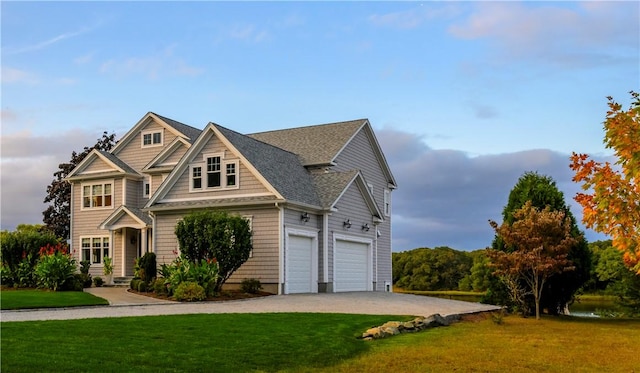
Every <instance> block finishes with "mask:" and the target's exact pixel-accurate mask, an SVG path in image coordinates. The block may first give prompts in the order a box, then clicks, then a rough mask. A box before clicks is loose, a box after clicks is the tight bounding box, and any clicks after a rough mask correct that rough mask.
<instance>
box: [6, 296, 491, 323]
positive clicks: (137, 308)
mask: <svg viewBox="0 0 640 373" xmlns="http://www.w3.org/2000/svg"><path fill="white" fill-rule="evenodd" d="M90 292H91V293H93V294H95V295H97V296H99V297H102V298H105V299H107V300H109V303H110V305H109V306H95V307H73V308H63V309H38V310H18V311H2V313H1V319H2V321H3V322H5V321H33V320H68V319H84V318H99V317H128V316H153V315H182V314H194V313H273V312H318V313H351V314H371V315H411V316H430V315H433V314H436V313H439V314H440V315H442V316H447V315H453V314H467V313H476V312H483V311H492V310H497V309H499V307H496V306H491V305H486V304H480V303H470V302H463V301H457V300H449V299H441V298H434V297H426V296H420V295H411V294H400V293H382V292H353V293H319V294H294V295H272V296H267V297H260V298H251V299H244V300H234V301H226V302H194V303H178V302H167V301H161V300H158V299H154V298H149V297H144V296H140V295H135V294H130V293H128V292H127V291H126V289H125V288H96V289H94V288H92V289H91V290H90Z"/></svg>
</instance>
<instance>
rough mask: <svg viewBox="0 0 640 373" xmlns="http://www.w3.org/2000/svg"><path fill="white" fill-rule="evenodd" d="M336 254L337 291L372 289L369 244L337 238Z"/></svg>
mask: <svg viewBox="0 0 640 373" xmlns="http://www.w3.org/2000/svg"><path fill="white" fill-rule="evenodd" d="M335 254H336V257H335V273H334V289H335V291H366V290H370V289H369V282H370V276H369V265H370V262H369V245H368V244H366V243H362V242H352V241H343V240H336V248H335Z"/></svg>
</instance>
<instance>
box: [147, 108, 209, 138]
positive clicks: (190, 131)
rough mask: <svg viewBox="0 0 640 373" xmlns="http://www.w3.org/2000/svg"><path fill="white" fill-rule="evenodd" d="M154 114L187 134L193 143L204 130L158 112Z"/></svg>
mask: <svg viewBox="0 0 640 373" xmlns="http://www.w3.org/2000/svg"><path fill="white" fill-rule="evenodd" d="M152 114H153V115H155V116H157V117H158V118H160V119H162V120H163V121H164V122H165V123H167V124H168V125H170V126H171V127H173V128H175V129H176V130H177V131H178V132H180V133H182V134H184V135H185V136H187V137H188V138H189V142H190V143H192V144H193V142H194V141H196V139H197V138H198V136H200V134H201V133H202V130H199V129H197V128H195V127H191V126H189V125H187V124H184V123H180V122H178V121H176V120H173V119H171V118H167V117H163V116H162V115H159V114H157V113H153V112H152Z"/></svg>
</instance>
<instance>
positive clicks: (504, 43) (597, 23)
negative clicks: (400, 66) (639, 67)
mask: <svg viewBox="0 0 640 373" xmlns="http://www.w3.org/2000/svg"><path fill="white" fill-rule="evenodd" d="M474 5H475V7H474V11H473V12H472V13H471V14H470V15H469V16H468V17H467V18H466V19H464V20H463V21H460V22H456V23H454V24H452V25H451V26H450V27H449V29H448V31H449V33H450V34H451V35H453V36H455V37H457V38H460V39H487V40H489V41H490V42H492V43H493V46H494V47H495V48H496V49H497V50H498V51H499V52H500V54H501V55H500V56H498V57H501V58H504V57H509V58H521V59H536V60H543V61H547V62H550V63H553V64H558V65H564V66H572V67H579V66H592V65H601V64H611V63H617V62H619V61H626V60H628V59H629V58H633V57H634V56H635V57H636V58H637V55H638V45H639V41H640V29H639V27H640V26H639V24H640V23H639V22H638V12H639V5H638V3H636V2H597V3H594V2H587V3H580V4H577V5H576V4H574V3H571V5H575V6H571V7H567V4H565V3H544V5H540V3H519V2H477V3H474Z"/></svg>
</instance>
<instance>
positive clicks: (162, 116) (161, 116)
mask: <svg viewBox="0 0 640 373" xmlns="http://www.w3.org/2000/svg"><path fill="white" fill-rule="evenodd" d="M150 113H151V114H153V115H155V116H157V117H158V118H160V119H162V120H164V121H171V122H174V123H178V124H180V125H183V126H186V127H189V128H192V129H194V130H198V131H200V132H202V130H201V129H200V128H196V127H194V126H192V125H189V124H186V123H182V122H180V121H177V120H175V119H171V118H169V117H165V116H164V115H160V114H158V113H156V112H154V111H150Z"/></svg>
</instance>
